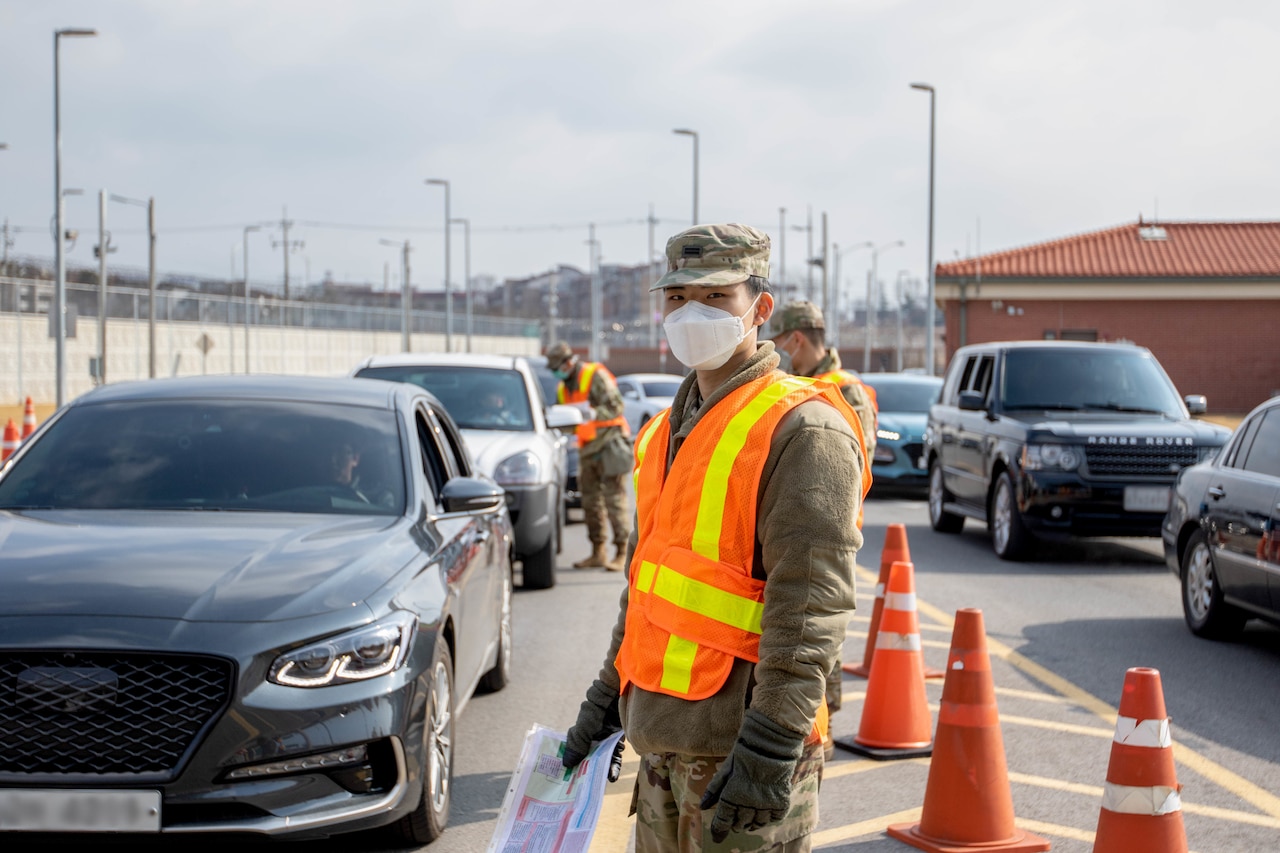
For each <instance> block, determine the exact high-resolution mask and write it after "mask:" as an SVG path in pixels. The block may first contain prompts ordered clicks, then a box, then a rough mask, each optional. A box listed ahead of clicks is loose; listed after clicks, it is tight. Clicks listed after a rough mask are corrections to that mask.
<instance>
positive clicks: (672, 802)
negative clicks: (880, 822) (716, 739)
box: [633, 743, 822, 853]
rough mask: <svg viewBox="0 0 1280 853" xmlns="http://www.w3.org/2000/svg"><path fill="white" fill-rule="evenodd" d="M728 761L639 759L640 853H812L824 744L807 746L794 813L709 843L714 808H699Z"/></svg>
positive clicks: (795, 785)
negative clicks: (748, 830)
mask: <svg viewBox="0 0 1280 853" xmlns="http://www.w3.org/2000/svg"><path fill="white" fill-rule="evenodd" d="M723 760H724V759H721V758H710V757H706V756H696V755H676V754H674V753H666V754H662V755H658V754H650V755H645V756H642V757H641V760H640V773H639V775H638V776H637V779H636V794H635V800H634V803H633V807H634V810H635V813H636V853H702V851H704V850H705V851H708V853H711V851H716V853H746V852H747V851H752V853H808V851H809V849H810V843H809V834H810V833H811V832H813V830H814V828H815V827H816V826H817V825H818V785H819V784H820V783H821V782H822V744H820V743H819V744H806V745H805V748H804V752H803V753H802V754H801V756H800V760H799V761H798V762H797V763H796V772H795V775H794V776H793V777H792V779H791V809H790V810H789V811H788V812H787V816H786V818H784V819H783V820H781V821H779V822H778V823H771V824H769V825H768V826H765V827H762V828H760V829H757V830H754V831H752V832H737V833H730V835H729V837H728V838H726V839H725V840H724V841H722V842H720V843H719V844H717V843H715V842H714V841H712V840H711V819H712V817H714V816H715V810H714V809H708V810H707V811H705V812H704V811H702V810H701V809H700V808H699V804H700V803H701V801H702V795H703V794H704V793H705V792H706V788H707V783H708V782H710V781H711V777H712V776H713V775H715V772H716V768H717V767H719V766H720V762H721V761H723Z"/></svg>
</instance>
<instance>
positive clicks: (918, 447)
mask: <svg viewBox="0 0 1280 853" xmlns="http://www.w3.org/2000/svg"><path fill="white" fill-rule="evenodd" d="M902 452H903V453H904V454H905V455H906V457H907V462H909V463H910V464H911V466H912V467H913V468H919V467H920V455H921V454H922V453H924V445H923V444H921V443H920V442H918V441H913V442H911V443H910V444H904V445H902Z"/></svg>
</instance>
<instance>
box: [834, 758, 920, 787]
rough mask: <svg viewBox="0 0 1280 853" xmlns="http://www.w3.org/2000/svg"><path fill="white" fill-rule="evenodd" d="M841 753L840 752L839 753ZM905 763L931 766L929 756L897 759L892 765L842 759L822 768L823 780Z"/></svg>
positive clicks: (899, 765)
mask: <svg viewBox="0 0 1280 853" xmlns="http://www.w3.org/2000/svg"><path fill="white" fill-rule="evenodd" d="M837 754H839V753H837ZM904 764H918V765H921V766H924V767H928V766H929V759H927V758H904V759H902V760H901V761H895V762H893V764H892V765H889V764H885V763H883V762H880V761H869V760H865V759H863V760H859V759H856V758H855V759H854V760H853V761H841V762H837V763H835V764H828V765H826V766H824V767H823V768H822V781H824V782H827V781H830V780H831V779H839V778H841V777H844V776H854V775H856V774H858V773H866V772H868V771H871V770H879V769H881V768H884V767H890V766H893V767H901V766H903V765H904Z"/></svg>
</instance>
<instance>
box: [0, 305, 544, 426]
mask: <svg viewBox="0 0 1280 853" xmlns="http://www.w3.org/2000/svg"><path fill="white" fill-rule="evenodd" d="M76 325H77V329H76V332H77V334H76V337H74V338H68V339H67V342H66V351H65V365H66V380H65V381H66V388H65V395H64V396H65V399H66V401H68V402H69V401H71V400H73V399H75V398H76V397H78V396H80V395H81V394H83V393H84V392H86V391H88V390H90V389H91V388H93V387H94V380H93V378H92V377H91V376H90V375H89V360H90V358H92V357H93V356H96V355H97V352H98V326H97V321H96V319H94V318H90V319H89V320H87V321H86V319H85V318H80V319H79V321H78V322H77V324H76ZM244 334H245V332H244V328H243V326H239V327H236V328H234V329H232V328H229V327H227V326H226V325H212V324H200V323H194V322H164V321H158V322H157V323H156V376H162V377H163V376H192V375H199V374H202V373H209V374H216V373H243V372H245V340H244ZM206 335H207V336H208V340H209V341H210V342H211V343H212V346H211V347H209V348H208V352H207V353H202V352H201V350H200V346H199V342H200V341H201V339H202V337H203V336H206ZM410 343H411V348H412V349H413V351H415V352H431V351H435V352H440V351H443V350H444V335H443V334H415V335H414V336H413V338H412V340H411V342H410ZM453 345H454V349H455V350H457V349H460V348H462V347H465V345H466V341H465V338H464V337H463V336H461V335H458V334H457V333H455V334H454V336H453ZM400 351H401V346H400V333H399V332H362V331H347V330H337V329H300V328H292V327H281V326H253V327H251V328H250V332H249V355H250V372H252V373H284V374H291V375H307V376H344V375H346V374H347V373H349V372H350V371H351V369H352V368H353V367H355V365H356V364H357V363H358V362H359V361H360V360H361V359H363V358H364V357H365V356H369V355H376V354H382V353H397V352H400ZM472 351H473V352H482V353H495V354H504V355H536V354H538V353H539V352H540V351H541V347H540V344H539V341H538V339H537V338H521V337H489V336H480V335H473V336H472ZM149 364H150V362H149V358H148V329H147V322H146V320H145V319H144V320H138V321H134V320H128V319H115V318H112V319H111V320H110V321H109V322H108V323H107V380H108V381H109V382H113V383H114V382H124V381H127V380H133V379H146V378H148V376H149V372H150V371H149ZM26 397H31V398H32V400H33V401H34V402H35V404H36V407H37V412H39V413H41V416H40V420H43V419H44V417H46V416H47V413H49V412H52V411H53V409H54V403H55V401H56V400H57V374H56V355H55V348H54V340H53V339H52V338H51V337H49V319H48V316H47V315H44V314H34V315H33V314H14V313H0V426H2V425H3V419H4V418H7V417H12V416H13V412H15V411H16V412H17V413H18V417H19V418H20V417H21V412H22V408H21V407H22V402H23V400H24V399H25V398H26Z"/></svg>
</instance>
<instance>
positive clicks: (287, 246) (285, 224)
mask: <svg viewBox="0 0 1280 853" xmlns="http://www.w3.org/2000/svg"><path fill="white" fill-rule="evenodd" d="M280 211H281V212H280V230H281V232H282V233H283V237H282V239H280V240H278V241H277V240H272V241H271V248H273V249H274V248H277V247H279V248H282V249H283V250H284V253H283V254H284V301H285V302H288V301H289V253H290V252H292V251H293V250H294V249H301V248H303V247H304V246H306V245H307V244H306V243H304V242H303V241H301V240H294V241H293V242H292V243H290V242H289V226H290V225H292V224H293V220H292V219H290V218H289V208H287V207H282V208H280ZM281 313H282V314H283V312H281ZM281 322H282V323H283V322H284V320H283V316H282V318H281Z"/></svg>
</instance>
